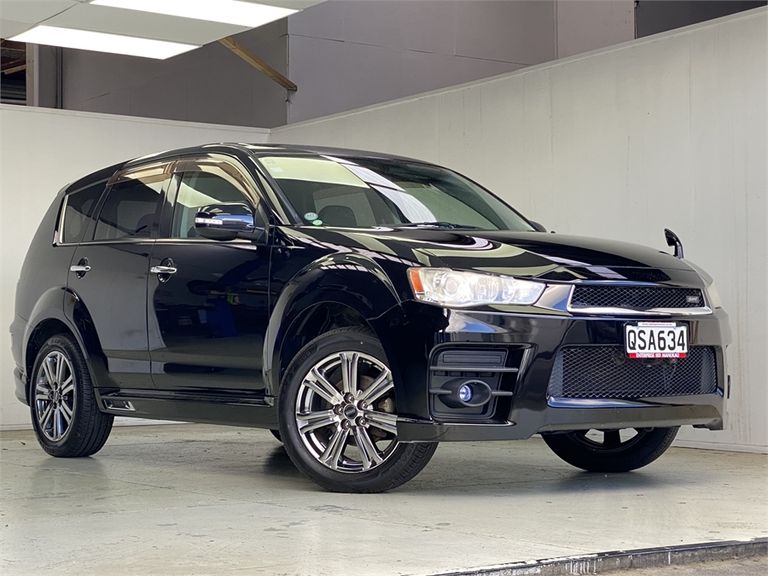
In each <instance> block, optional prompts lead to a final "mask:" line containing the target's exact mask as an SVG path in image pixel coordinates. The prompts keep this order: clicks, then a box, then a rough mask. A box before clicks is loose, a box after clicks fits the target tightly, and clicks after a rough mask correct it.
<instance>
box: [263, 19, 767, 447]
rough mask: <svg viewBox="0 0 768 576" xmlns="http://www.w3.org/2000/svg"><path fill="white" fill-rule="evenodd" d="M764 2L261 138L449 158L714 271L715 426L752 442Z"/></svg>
mask: <svg viewBox="0 0 768 576" xmlns="http://www.w3.org/2000/svg"><path fill="white" fill-rule="evenodd" d="M767 14H768V12H766V9H764V8H761V9H757V10H752V11H749V12H744V13H741V14H739V15H736V16H731V17H727V18H723V19H719V20H714V21H711V22H709V23H706V24H703V25H697V26H692V27H689V28H685V29H680V30H677V31H674V32H671V33H667V34H663V35H658V36H654V37H650V38H647V39H644V40H639V41H634V42H629V43H626V44H623V45H619V46H615V47H612V48H608V49H603V50H599V51H595V52H592V53H589V54H586V55H581V56H577V57H573V58H570V59H566V60H560V61H557V62H553V63H551V64H546V65H541V66H536V67H533V68H527V69H525V70H521V71H518V72H513V73H511V74H507V75H504V76H499V77H496V78H493V79H490V80H486V81H480V82H474V83H470V84H465V85H463V86H458V87H453V88H449V89H445V90H441V91H437V92H432V93H429V94H425V95H421V96H417V97H412V98H408V99H404V100H399V101H394V102H390V103H386V104H383V105H377V106H372V107H369V108H364V109H361V110H358V111H353V112H349V113H344V114H339V115H335V116H330V117H327V118H324V119H318V120H315V121H309V122H305V123H300V124H294V125H289V126H287V127H284V128H277V129H274V130H273V131H272V134H271V136H270V139H271V141H274V142H304V143H313V144H325V145H335V146H346V147H352V148H363V149H370V150H378V151H386V152H395V153H398V154H403V155H410V156H414V157H416V158H422V159H426V160H432V161H435V162H438V163H441V164H445V165H447V166H450V167H453V168H455V169H458V170H459V171H461V172H464V173H466V174H467V175H468V176H470V177H471V178H473V179H476V180H478V181H479V182H481V183H483V184H485V185H486V186H488V187H489V188H491V189H492V190H494V191H496V192H497V193H499V194H500V195H502V196H503V197H505V198H506V199H507V200H509V201H510V202H511V203H512V204H514V205H515V206H517V207H519V208H520V209H521V210H522V211H523V212H524V213H525V214H527V215H528V216H530V217H531V218H533V219H535V220H539V221H541V222H542V223H543V224H545V226H547V227H548V228H550V229H554V230H557V231H559V232H563V233H573V234H584V235H594V236H601V237H606V238H616V239H621V240H627V241H633V242H638V243H641V244H646V245H649V246H654V247H657V248H659V249H667V247H666V245H665V243H664V237H663V232H662V230H663V228H664V227H669V228H671V229H673V230H674V231H675V232H677V233H678V234H679V235H680V237H681V238H682V240H683V242H684V244H685V247H686V256H687V257H688V258H690V259H691V260H693V261H695V262H697V263H698V264H700V265H701V266H703V267H704V268H705V269H707V270H708V271H709V272H710V273H711V274H712V275H713V276H714V277H715V278H716V279H717V280H718V284H719V288H720V291H721V293H722V296H723V300H724V302H725V306H726V307H727V309H728V310H729V312H730V314H731V319H732V326H733V329H734V337H735V342H734V345H733V346H732V347H731V349H730V351H729V352H730V360H731V363H730V372H731V374H732V375H733V393H732V397H731V399H730V401H729V402H728V406H727V413H728V429H727V430H726V431H723V432H717V433H711V432H708V431H699V430H696V431H693V430H690V429H687V430H685V431H684V433H683V435H682V439H683V440H684V441H685V442H686V443H687V444H688V445H697V446H708V447H713V448H717V447H720V448H731V449H745V450H760V451H764V450H766V446H767V445H768V394H767V389H768V370H767V369H766V357H767V356H768V336H767V332H766V326H768V308H767V307H766V302H767V301H768V297H766V286H767V285H768V274H767V273H766V262H768V248H767V246H766V220H767V217H768V208H767V207H766V186H767V178H766V164H767V160H768V158H767V151H766V133H767V132H768V119H767V118H766V108H767V107H768V104H767V103H768V91H767V90H766V83H767V82H768V80H767V79H766V70H767V69H768V67H767V64H768V63H767V62H766V53H768V45H767V43H766V30H768V18H767V17H766V15H767Z"/></svg>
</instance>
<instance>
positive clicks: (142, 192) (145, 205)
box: [93, 168, 166, 240]
mask: <svg viewBox="0 0 768 576" xmlns="http://www.w3.org/2000/svg"><path fill="white" fill-rule="evenodd" d="M165 180H166V177H165V175H164V174H163V171H162V168H158V169H152V170H147V171H142V172H137V173H134V174H127V175H124V176H123V177H122V178H121V179H120V180H119V181H118V182H117V183H116V184H114V185H113V186H112V187H111V188H110V189H109V192H107V198H106V200H105V201H104V205H103V206H102V208H101V212H100V213H99V220H98V222H97V223H96V233H95V234H94V238H93V239H94V240H120V239H124V238H149V237H151V235H152V230H153V228H154V227H155V226H156V223H157V216H158V212H159V209H160V199H161V192H162V190H163V184H164V183H165Z"/></svg>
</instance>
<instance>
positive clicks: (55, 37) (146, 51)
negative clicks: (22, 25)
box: [10, 25, 199, 60]
mask: <svg viewBox="0 0 768 576" xmlns="http://www.w3.org/2000/svg"><path fill="white" fill-rule="evenodd" d="M10 40H17V41H19V42H29V43H30V44H45V45H46V46H61V47H62V48H78V49H80V50H94V51H96V52H110V53H113V54H127V55H128V56H141V57H143V58H158V59H160V60H165V59H166V58H170V57H171V56H176V55H177V54H181V53H183V52H189V51H190V50H194V49H195V48H199V46H195V45H194V44H180V43H179V42H167V41H165V40H153V39H151V38H136V37H135V36H122V35H120V34H107V33H105V32H91V31H90V30H76V29H74V28H59V27H57V26H44V25H41V26H35V27H34V28H32V29H31V30H27V31H26V32H22V33H21V34H19V35H17V36H14V37H13V38H10Z"/></svg>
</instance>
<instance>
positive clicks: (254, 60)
mask: <svg viewBox="0 0 768 576" xmlns="http://www.w3.org/2000/svg"><path fill="white" fill-rule="evenodd" d="M219 44H221V45H222V46H225V47H226V48H227V49H229V50H230V51H231V52H232V53H233V54H236V55H237V56H239V57H240V58H242V59H243V60H245V61H246V62H248V64H250V65H251V66H253V67H254V68H256V70H258V71H259V72H262V73H264V74H266V75H267V76H269V77H270V78H272V80H274V81H275V82H277V83H278V84H280V86H282V87H283V88H285V89H286V90H288V91H290V92H296V90H297V89H298V87H297V86H296V84H294V83H293V82H291V81H290V80H288V78H286V77H285V76H283V75H282V74H280V72H278V71H277V70H275V69H274V68H272V66H270V65H269V64H267V63H266V62H264V60H262V59H261V58H259V57H258V56H254V55H253V54H251V53H250V52H248V50H246V49H245V48H243V47H242V46H241V45H240V44H238V43H237V42H236V41H235V40H234V39H232V38H222V39H221V40H219Z"/></svg>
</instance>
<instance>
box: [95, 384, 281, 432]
mask: <svg viewBox="0 0 768 576" xmlns="http://www.w3.org/2000/svg"><path fill="white" fill-rule="evenodd" d="M95 392H96V399H97V401H98V403H99V409H100V410H101V411H102V412H106V413H107V414H114V415H115V416H127V417H130V418H150V419H152V420H178V421H180V422H201V423H207V424H222V425H227V426H248V427H252V428H271V429H276V428H277V427H278V426H277V407H276V406H274V403H273V402H270V400H271V399H268V398H266V397H264V396H254V395H247V394H235V393H219V392H217V393H204V392H163V391H157V390H138V389H137V390H131V389H125V388H123V389H120V390H114V389H112V390H104V389H99V388H96V389H95Z"/></svg>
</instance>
